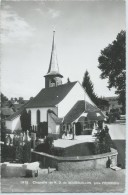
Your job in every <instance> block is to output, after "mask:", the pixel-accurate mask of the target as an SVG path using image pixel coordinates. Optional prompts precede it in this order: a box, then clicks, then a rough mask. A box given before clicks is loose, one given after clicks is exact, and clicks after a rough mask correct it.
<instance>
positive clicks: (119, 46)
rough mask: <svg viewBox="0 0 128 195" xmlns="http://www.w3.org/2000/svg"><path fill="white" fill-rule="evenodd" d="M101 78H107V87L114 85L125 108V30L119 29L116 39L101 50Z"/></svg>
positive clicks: (99, 59)
mask: <svg viewBox="0 0 128 195" xmlns="http://www.w3.org/2000/svg"><path fill="white" fill-rule="evenodd" d="M98 61H99V66H98V68H99V69H100V70H101V72H102V73H101V75H100V77H101V79H106V78H107V79H108V88H109V89H111V88H112V87H114V88H115V89H116V91H115V94H117V95H118V100H119V103H121V104H122V106H123V108H124V110H125V102H126V83H125V81H126V32H125V31H121V32H120V33H119V34H118V35H117V37H116V40H114V41H113V42H112V43H111V44H109V45H108V46H107V47H106V48H104V49H103V50H101V55H100V56H99V58H98Z"/></svg>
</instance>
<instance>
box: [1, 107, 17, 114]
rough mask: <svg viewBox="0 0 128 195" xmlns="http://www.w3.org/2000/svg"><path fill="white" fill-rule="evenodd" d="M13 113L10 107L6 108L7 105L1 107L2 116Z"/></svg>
mask: <svg viewBox="0 0 128 195" xmlns="http://www.w3.org/2000/svg"><path fill="white" fill-rule="evenodd" d="M13 113H14V111H13V109H12V108H8V107H5V108H1V114H2V115H4V116H10V115H12V114H13Z"/></svg>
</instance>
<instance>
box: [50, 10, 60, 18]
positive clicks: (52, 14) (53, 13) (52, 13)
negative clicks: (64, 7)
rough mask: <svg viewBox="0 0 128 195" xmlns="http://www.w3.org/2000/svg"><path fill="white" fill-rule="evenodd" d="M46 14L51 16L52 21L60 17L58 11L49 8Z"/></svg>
mask: <svg viewBox="0 0 128 195" xmlns="http://www.w3.org/2000/svg"><path fill="white" fill-rule="evenodd" d="M48 13H49V14H50V15H51V17H52V18H53V19H54V18H58V17H59V16H60V11H59V10H54V9H51V8H49V9H48Z"/></svg>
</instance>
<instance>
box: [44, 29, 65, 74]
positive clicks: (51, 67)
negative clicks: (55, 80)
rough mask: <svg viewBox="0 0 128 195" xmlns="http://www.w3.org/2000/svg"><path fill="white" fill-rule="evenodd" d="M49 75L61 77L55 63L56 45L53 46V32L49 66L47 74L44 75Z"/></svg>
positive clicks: (56, 62)
mask: <svg viewBox="0 0 128 195" xmlns="http://www.w3.org/2000/svg"><path fill="white" fill-rule="evenodd" d="M49 75H57V76H60V77H63V76H62V75H61V74H60V73H59V66H58V61H57V54H56V45H55V31H53V41H52V51H51V58H50V64H49V68H48V72H47V74H46V75H45V77H46V76H49Z"/></svg>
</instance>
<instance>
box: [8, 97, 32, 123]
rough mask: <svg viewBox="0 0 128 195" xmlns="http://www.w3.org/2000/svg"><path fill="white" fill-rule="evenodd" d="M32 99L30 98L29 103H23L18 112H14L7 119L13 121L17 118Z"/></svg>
mask: <svg viewBox="0 0 128 195" xmlns="http://www.w3.org/2000/svg"><path fill="white" fill-rule="evenodd" d="M30 101H31V100H29V101H28V102H27V103H25V104H23V105H22V106H21V107H20V109H19V110H18V111H17V112H14V113H13V114H12V115H11V116H9V117H8V118H7V119H6V120H8V121H11V120H13V119H14V118H16V117H17V116H19V115H21V113H22V112H23V110H24V109H25V108H26V105H27V104H28V103H29V102H30Z"/></svg>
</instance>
